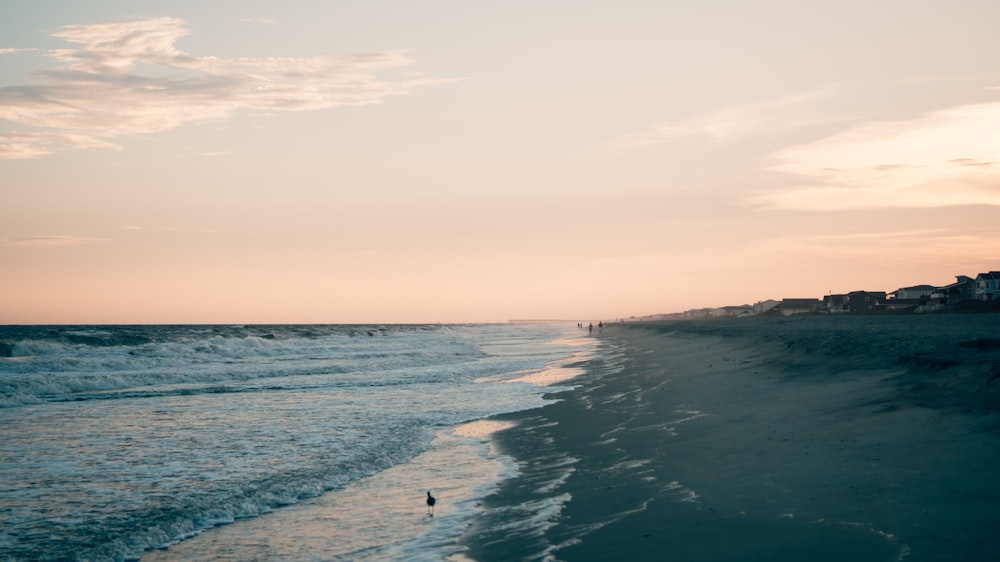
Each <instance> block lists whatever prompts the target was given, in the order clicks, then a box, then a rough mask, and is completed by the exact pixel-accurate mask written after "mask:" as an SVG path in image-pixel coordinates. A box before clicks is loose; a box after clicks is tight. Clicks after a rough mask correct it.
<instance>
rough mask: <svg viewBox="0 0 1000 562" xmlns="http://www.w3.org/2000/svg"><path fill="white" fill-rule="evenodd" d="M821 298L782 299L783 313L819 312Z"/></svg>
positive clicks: (785, 314)
mask: <svg viewBox="0 0 1000 562" xmlns="http://www.w3.org/2000/svg"><path fill="white" fill-rule="evenodd" d="M821 304H822V302H820V300H819V299H781V315H782V316H794V315H796V314H812V313H814V312H819V307H820V305H821Z"/></svg>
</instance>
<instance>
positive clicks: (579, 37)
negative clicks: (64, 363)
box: [0, 0, 1000, 324]
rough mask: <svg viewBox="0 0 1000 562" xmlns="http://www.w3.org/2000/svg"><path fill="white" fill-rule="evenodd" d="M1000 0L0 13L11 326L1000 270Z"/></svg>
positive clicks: (13, 0) (581, 297) (672, 305)
mask: <svg viewBox="0 0 1000 562" xmlns="http://www.w3.org/2000/svg"><path fill="white" fill-rule="evenodd" d="M997 21H1000V3H998V2H996V1H994V0H956V1H954V2H937V1H922V0H865V1H856V0H845V1H841V2H827V1H814V0H761V1H754V2H750V1H746V2H742V1H735V0H731V1H725V2H723V1H716V0H707V1H704V2H690V1H687V0H685V1H674V0H657V1H639V0H615V1H613V2H612V1H580V0H573V1H561V0H560V1H539V0H535V1H530V2H528V1H521V0H507V1H504V2H481V1H469V0H461V1H459V0H429V1H421V2H414V1H385V0H366V1H364V2H344V1H327V0H324V1H298V0H283V1H282V2H269V1H263V0H259V1H249V0H240V1H229V0H213V1H210V2H206V1H205V0H197V1H188V0H175V1H172V2H169V3H165V2H151V1H145V0H120V1H112V0H91V1H88V2H77V1H70V0H65V1H50V0H39V1H38V2H21V1H17V0H0V295H2V299H0V324H55V323H69V324H76V323H83V324H101V323H423V322H446V323H448V322H495V321H506V320H508V319H522V318H558V319H569V320H580V321H591V320H592V321H595V322H596V321H598V320H605V321H608V320H613V319H617V318H623V317H624V318H627V317H630V316H642V315H647V314H655V313H663V312H677V311H683V310H687V309H692V308H701V307H716V306H723V305H738V304H752V303H754V302H757V301H761V300H766V299H781V298H803V297H808V298H821V297H822V296H823V295H826V294H829V293H831V292H832V293H846V292H849V291H853V290H870V291H894V290H896V289H898V288H900V287H905V286H912V285H918V284H931V285H945V284H948V283H951V282H953V281H954V277H955V276H956V275H971V276H975V275H976V274H977V273H980V272H984V271H990V270H1000V63H998V59H997V55H998V54H1000V33H996V22H997Z"/></svg>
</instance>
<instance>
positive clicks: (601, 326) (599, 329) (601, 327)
mask: <svg viewBox="0 0 1000 562" xmlns="http://www.w3.org/2000/svg"><path fill="white" fill-rule="evenodd" d="M603 331H604V322H598V323H597V333H598V335H599V334H600V333H601V332H603Z"/></svg>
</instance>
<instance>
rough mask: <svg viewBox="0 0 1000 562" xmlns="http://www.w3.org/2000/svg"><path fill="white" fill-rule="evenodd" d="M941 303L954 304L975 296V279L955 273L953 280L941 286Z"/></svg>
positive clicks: (969, 299)
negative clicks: (949, 283)
mask: <svg viewBox="0 0 1000 562" xmlns="http://www.w3.org/2000/svg"><path fill="white" fill-rule="evenodd" d="M941 293H942V295H941V304H945V305H955V304H958V303H963V302H968V301H971V300H973V299H975V298H976V280H975V279H973V278H971V277H969V276H968V275H956V276H955V282H954V283H952V284H951V285H945V286H944V287H941Z"/></svg>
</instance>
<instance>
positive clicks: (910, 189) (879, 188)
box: [748, 102, 1000, 211]
mask: <svg viewBox="0 0 1000 562" xmlns="http://www.w3.org/2000/svg"><path fill="white" fill-rule="evenodd" d="M772 157H773V160H774V161H775V162H776V164H775V165H773V166H772V167H771V168H770V169H771V170H774V171H777V172H782V173H784V174H789V175H792V176H795V177H797V178H799V179H800V180H801V183H800V184H798V185H796V186H793V187H791V188H786V189H779V190H769V191H762V192H758V193H755V194H754V195H752V196H751V197H750V198H749V199H748V202H749V203H750V204H751V205H754V206H758V207H762V208H765V209H776V210H805V211H841V210H851V209H876V208H892V207H897V208H898V207H939V206H956V205H997V206H1000V102H993V103H984V104H974V105H963V106H959V107H954V108H950V109H946V110H942V111H936V112H932V113H928V114H926V115H922V116H920V117H917V118H915V119H912V120H907V121H894V122H885V123H871V124H865V125H860V126H858V127H855V128H853V129H850V130H848V131H845V132H842V133H839V134H837V135H833V136H831V137H828V138H825V139H821V140H818V141H815V142H812V143H807V144H802V145H798V146H793V147H789V148H785V149H782V150H779V151H777V152H775V153H773V154H772Z"/></svg>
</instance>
